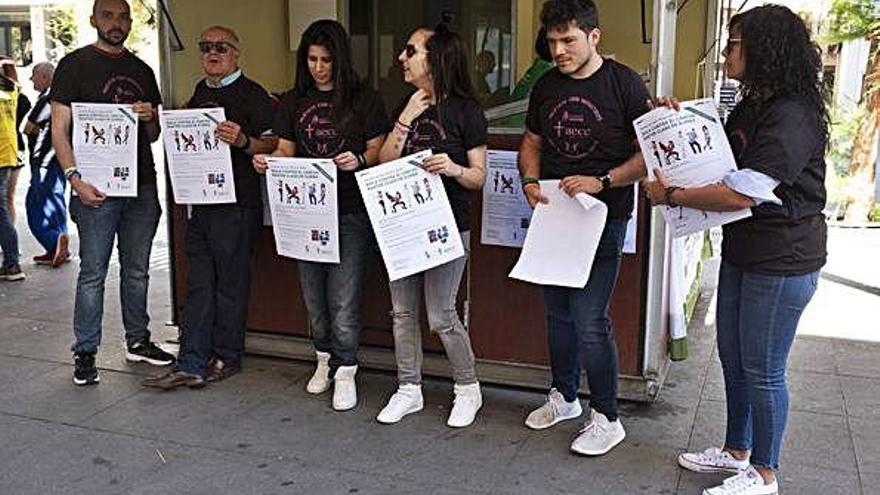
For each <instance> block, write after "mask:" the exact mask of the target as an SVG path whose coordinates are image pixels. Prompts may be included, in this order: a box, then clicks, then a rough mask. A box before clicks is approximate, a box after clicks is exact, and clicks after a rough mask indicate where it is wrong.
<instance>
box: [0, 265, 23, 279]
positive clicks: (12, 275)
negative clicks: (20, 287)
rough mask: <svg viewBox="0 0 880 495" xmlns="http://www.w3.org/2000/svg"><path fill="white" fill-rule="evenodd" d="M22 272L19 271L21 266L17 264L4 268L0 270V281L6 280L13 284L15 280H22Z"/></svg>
mask: <svg viewBox="0 0 880 495" xmlns="http://www.w3.org/2000/svg"><path fill="white" fill-rule="evenodd" d="M24 279H25V276H24V272H23V271H21V266H19V265H18V264H15V265H12V266H10V267H6V268H0V280H6V281H7V282H14V281H16V280H24Z"/></svg>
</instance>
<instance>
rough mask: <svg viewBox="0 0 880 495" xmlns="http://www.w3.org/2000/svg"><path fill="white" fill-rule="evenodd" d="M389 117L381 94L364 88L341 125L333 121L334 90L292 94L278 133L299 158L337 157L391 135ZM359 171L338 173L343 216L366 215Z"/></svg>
mask: <svg viewBox="0 0 880 495" xmlns="http://www.w3.org/2000/svg"><path fill="white" fill-rule="evenodd" d="M388 127H389V123H388V114H387V113H385V106H384V105H383V104H382V97H381V96H379V93H377V92H375V91H373V90H372V89H369V88H362V89H361V90H360V91H358V93H357V94H356V96H355V99H354V102H353V108H352V111H351V113H350V118H349V119H348V120H347V121H346V122H344V123H343V125H341V126H340V125H338V123H337V122H334V118H333V91H318V90H317V89H310V90H309V91H307V92H306V94H305V95H302V96H297V95H296V94H294V92H293V91H289V92H288V93H287V94H285V95H284V98H283V99H282V100H281V107H280V108H279V109H278V113H277V115H276V116H275V125H274V129H275V134H277V135H278V137H280V138H282V139H286V140H288V141H293V142H294V143H295V144H296V156H297V157H302V158H333V157H335V156H336V155H339V154H340V153H344V152H346V151H351V152H352V153H355V154H358V153H363V152H364V151H366V149H367V141H369V140H371V139H373V138H375V137H377V136H381V135H383V134H386V133H387V132H388ZM354 172H356V170H355V171H344V170H337V174H336V176H337V178H338V180H339V184H338V186H337V194H338V195H339V213H340V214H342V215H344V214H348V213H366V208H365V207H364V202H363V199H361V194H360V190H359V189H358V186H357V181H356V180H355V178H354Z"/></svg>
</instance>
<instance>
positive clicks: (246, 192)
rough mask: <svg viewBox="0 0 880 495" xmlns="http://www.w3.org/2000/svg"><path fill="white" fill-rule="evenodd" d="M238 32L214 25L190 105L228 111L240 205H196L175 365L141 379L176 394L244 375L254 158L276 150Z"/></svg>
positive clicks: (256, 187)
mask: <svg viewBox="0 0 880 495" xmlns="http://www.w3.org/2000/svg"><path fill="white" fill-rule="evenodd" d="M239 46H240V44H239V39H238V36H237V35H236V34H235V32H234V31H233V30H232V29H229V28H227V27H223V26H212V27H209V28H208V29H206V30H205V31H204V32H203V33H202V35H201V37H200V38H199V51H200V52H201V55H200V57H201V63H202V69H203V70H204V73H205V78H204V79H202V80H201V81H200V82H199V83H198V84H197V85H196V88H195V91H194V92H193V95H192V97H191V98H190V100H189V103H188V104H187V106H188V107H190V108H208V107H222V108H223V109H224V111H225V112H226V118H227V119H228V120H226V121H225V122H221V123H220V124H219V125H218V126H217V130H216V135H217V137H218V138H219V139H220V140H221V141H223V142H224V143H226V144H228V145H229V147H230V148H231V153H232V168H233V175H234V181H235V196H236V200H237V201H236V203H232V204H220V205H195V206H193V209H192V215H191V216H190V219H189V223H188V225H187V232H186V248H185V249H186V257H187V295H186V307H185V308H184V311H183V322H182V328H183V332H182V339H181V347H180V355H179V356H178V361H177V365H176V366H175V369H174V370H173V371H171V372H170V373H167V374H165V375H162V376H157V377H153V378H148V379H146V380H144V381H143V385H144V386H147V387H156V388H161V389H164V390H170V389H173V388H176V387H180V386H186V387H189V388H197V387H201V386H203V385H204V384H205V383H206V382H212V381H219V380H223V379H225V378H228V377H230V376H232V375H234V374H236V373H238V372H239V371H240V370H241V356H242V353H243V351H244V334H245V325H246V318H247V310H248V295H249V293H250V276H251V254H252V253H253V247H254V241H255V240H256V238H257V234H259V231H260V226H261V221H262V200H261V196H260V194H261V193H260V181H259V176H258V175H257V173H256V171H255V170H254V169H253V167H251V156H252V155H254V154H257V153H269V152H271V151H272V150H274V149H275V144H276V139H275V138H273V137H270V136H269V130H270V129H271V127H272V119H273V108H272V100H271V97H270V96H269V93H268V92H266V90H265V89H263V88H262V87H261V86H260V85H259V84H257V83H255V82H254V81H252V80H250V79H248V78H247V77H245V76H244V75H243V74H242V71H241V69H239V67H238V58H239V56H240V54H241V49H240V48H239Z"/></svg>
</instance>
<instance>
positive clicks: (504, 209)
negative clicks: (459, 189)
mask: <svg viewBox="0 0 880 495" xmlns="http://www.w3.org/2000/svg"><path fill="white" fill-rule="evenodd" d="M487 155H488V156H487V158H488V159H487V160H486V185H485V186H483V212H482V222H481V223H482V229H481V233H480V242H482V243H483V244H492V245H495V246H507V247H522V245H523V242H525V239H526V232H528V230H529V222H530V221H531V218H532V207H531V206H529V202H528V201H527V200H526V197H525V195H524V194H523V191H522V187H520V178H519V169H518V168H517V166H516V158H517V155H518V153H517V152H515V151H499V150H489V151H488V153H487Z"/></svg>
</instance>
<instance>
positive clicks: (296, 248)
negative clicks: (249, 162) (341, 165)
mask: <svg viewBox="0 0 880 495" xmlns="http://www.w3.org/2000/svg"><path fill="white" fill-rule="evenodd" d="M267 161H268V163H269V169H268V170H267V171H266V186H267V189H268V190H267V192H268V200H269V210H270V211H271V214H272V232H274V234H275V248H276V250H277V251H278V254H280V255H281V256H287V257H289V258H296V259H298V260H304V261H317V262H323V263H339V207H338V201H337V196H336V184H337V182H336V164H335V163H333V160H322V159H313V158H276V157H269V158H267Z"/></svg>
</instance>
